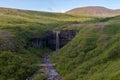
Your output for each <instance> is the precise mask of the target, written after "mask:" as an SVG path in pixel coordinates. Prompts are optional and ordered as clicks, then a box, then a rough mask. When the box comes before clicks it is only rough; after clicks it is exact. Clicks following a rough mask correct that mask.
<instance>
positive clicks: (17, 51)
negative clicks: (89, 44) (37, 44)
mask: <svg viewBox="0 0 120 80" xmlns="http://www.w3.org/2000/svg"><path fill="white" fill-rule="evenodd" d="M94 19H96V18H93V17H86V16H73V15H67V14H60V13H47V12H36V11H23V10H15V9H7V8H0V80H8V79H9V80H25V79H26V77H28V76H30V75H32V74H33V73H34V72H35V71H36V70H37V69H38V68H37V67H36V66H35V65H34V64H38V63H40V61H39V60H40V59H39V58H40V56H41V55H42V54H43V53H44V52H45V51H46V49H42V50H41V49H40V48H38V49H37V48H33V47H31V46H30V44H29V39H30V38H33V37H41V36H44V32H45V31H46V30H60V29H63V28H64V27H66V26H67V25H70V24H74V23H82V22H86V21H90V20H91V21H93V20H94ZM41 77H42V76H41Z"/></svg>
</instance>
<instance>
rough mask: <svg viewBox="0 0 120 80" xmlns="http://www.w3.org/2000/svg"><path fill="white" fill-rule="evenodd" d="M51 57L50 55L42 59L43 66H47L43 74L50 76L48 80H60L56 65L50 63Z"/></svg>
mask: <svg viewBox="0 0 120 80" xmlns="http://www.w3.org/2000/svg"><path fill="white" fill-rule="evenodd" d="M50 56H51V55H50V54H45V55H44V56H43V57H42V64H44V65H45V66H44V67H42V69H43V73H44V74H46V75H48V78H47V79H46V80H60V79H61V76H60V75H59V74H58V72H57V71H56V70H55V68H54V65H53V64H51V63H50Z"/></svg>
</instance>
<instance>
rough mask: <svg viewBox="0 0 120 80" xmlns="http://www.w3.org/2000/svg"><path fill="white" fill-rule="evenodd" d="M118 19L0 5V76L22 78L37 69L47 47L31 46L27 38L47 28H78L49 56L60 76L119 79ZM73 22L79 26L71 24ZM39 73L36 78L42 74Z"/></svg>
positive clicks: (66, 79)
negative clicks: (71, 38) (2, 6)
mask: <svg viewBox="0 0 120 80" xmlns="http://www.w3.org/2000/svg"><path fill="white" fill-rule="evenodd" d="M119 20H120V17H119V16H117V17H111V18H97V17H91V16H85V15H69V14H63V13H49V12H38V11H27V10H18V9H8V8H0V80H26V78H27V77H29V76H31V75H33V74H34V73H35V72H36V71H38V69H39V67H38V66H36V64H41V61H40V58H41V56H42V55H43V54H44V53H46V52H48V51H51V50H50V49H48V48H47V47H45V48H35V47H33V46H31V43H30V42H29V40H30V39H31V38H41V37H43V36H45V32H46V31H48V30H52V31H54V30H63V29H70V30H71V29H77V30H79V33H78V34H77V35H76V37H75V38H74V39H73V40H72V41H71V42H69V43H68V44H67V45H66V46H64V47H63V48H62V49H61V50H60V51H58V52H55V53H54V54H53V56H52V58H51V60H52V61H53V62H55V63H57V66H56V69H57V70H58V72H59V73H60V74H61V75H62V76H63V79H64V80H87V79H88V80H101V79H102V80H119V78H120V77H119V75H120V71H119V70H120V68H119V67H120V65H119V64H120V60H119V57H120V55H119V51H120V48H119V47H120V45H119V43H120V37H119V35H120V28H119V25H120V23H119ZM76 24H79V25H80V26H79V25H77V26H71V25H76ZM81 24H84V25H82V26H81ZM104 25H105V27H104ZM99 26H100V27H99ZM39 75H40V76H39V77H40V78H39V79H41V80H42V78H43V79H44V78H45V75H43V74H41V73H40V74H39ZM39 79H38V80H39Z"/></svg>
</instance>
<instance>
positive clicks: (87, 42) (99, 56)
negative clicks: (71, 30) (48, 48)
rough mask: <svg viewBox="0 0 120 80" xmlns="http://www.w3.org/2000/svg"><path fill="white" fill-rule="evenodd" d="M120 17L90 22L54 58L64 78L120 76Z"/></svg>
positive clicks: (95, 79) (80, 79)
mask: <svg viewBox="0 0 120 80" xmlns="http://www.w3.org/2000/svg"><path fill="white" fill-rule="evenodd" d="M119 19H120V17H119V16H117V17H115V18H113V19H111V20H109V21H108V22H107V24H106V25H105V26H104V27H101V28H97V27H96V25H91V26H90V25H89V26H86V27H84V28H82V29H80V32H79V34H78V35H77V36H76V37H75V38H74V39H73V40H72V41H71V42H70V43H69V44H67V45H66V46H65V47H63V48H62V49H61V50H60V51H58V52H55V54H54V55H53V57H52V58H51V59H52V61H53V62H55V63H57V67H56V69H57V70H58V72H59V73H60V74H61V75H62V76H63V80H119V79H120V36H119V35H120V22H119Z"/></svg>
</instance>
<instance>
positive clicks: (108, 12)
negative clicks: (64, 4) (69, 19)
mask: <svg viewBox="0 0 120 80" xmlns="http://www.w3.org/2000/svg"><path fill="white" fill-rule="evenodd" d="M66 13H69V14H84V15H92V16H116V15H120V9H117V10H112V9H108V8H105V7H99V6H89V7H81V8H75V9H72V10H69V11H67V12H66Z"/></svg>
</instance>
